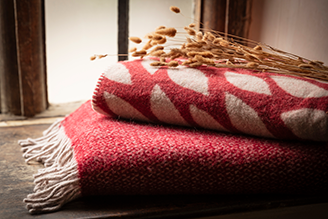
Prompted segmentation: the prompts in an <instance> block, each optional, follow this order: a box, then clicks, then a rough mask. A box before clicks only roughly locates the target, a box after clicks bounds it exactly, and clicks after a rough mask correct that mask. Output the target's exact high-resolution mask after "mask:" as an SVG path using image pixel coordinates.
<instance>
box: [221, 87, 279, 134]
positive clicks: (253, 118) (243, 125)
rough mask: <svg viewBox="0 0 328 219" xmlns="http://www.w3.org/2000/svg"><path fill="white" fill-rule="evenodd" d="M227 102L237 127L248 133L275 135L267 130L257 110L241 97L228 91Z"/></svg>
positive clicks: (228, 109)
mask: <svg viewBox="0 0 328 219" xmlns="http://www.w3.org/2000/svg"><path fill="white" fill-rule="evenodd" d="M225 103H226V109H227V112H228V114H229V118H230V121H231V123H232V125H233V126H235V128H236V129H238V130H239V131H241V132H243V133H246V134H252V135H258V136H264V137H274V136H273V135H272V134H271V133H270V132H269V131H268V130H267V128H266V126H265V125H264V123H263V122H262V120H261V119H260V117H259V116H258V114H257V112H256V111H255V110H254V109H253V108H252V107H250V106H249V105H247V104H246V103H244V102H243V101H242V100H241V99H239V98H238V97H236V96H234V95H232V94H229V93H228V92H226V93H225Z"/></svg>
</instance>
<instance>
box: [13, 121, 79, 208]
mask: <svg viewBox="0 0 328 219" xmlns="http://www.w3.org/2000/svg"><path fill="white" fill-rule="evenodd" d="M60 122H61V120H58V121H57V122H55V123H54V124H52V125H51V126H50V127H49V128H48V129H47V130H46V131H44V132H43V137H41V138H37V139H30V138H28V139H26V140H21V141H19V142H18V143H19V144H20V145H21V146H22V149H21V150H22V151H23V152H24V154H23V157H24V158H25V161H26V163H29V162H30V161H32V160H36V161H38V162H41V163H43V164H44V166H45V168H44V169H40V170H39V171H38V173H37V174H35V175H34V179H35V180H34V183H35V187H34V193H33V194H29V195H28V196H27V198H26V199H24V202H25V203H27V205H26V207H27V209H28V210H29V212H30V213H42V212H50V211H55V210H58V209H59V208H61V207H62V206H63V205H64V204H65V203H67V202H69V201H71V200H73V199H76V198H77V197H79V196H80V195H81V189H80V185H79V177H78V169H77V162H76V161H75V158H74V153H73V149H72V148H71V141H70V139H69V138H68V137H67V136H66V134H65V131H64V127H62V126H61V125H60Z"/></svg>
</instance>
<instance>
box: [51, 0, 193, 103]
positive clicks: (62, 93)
mask: <svg viewBox="0 0 328 219" xmlns="http://www.w3.org/2000/svg"><path fill="white" fill-rule="evenodd" d="M192 3H193V0H179V1H176V0H130V35H131V36H139V37H143V36H144V35H145V34H146V33H148V32H150V31H153V30H154V29H155V28H156V27H158V26H160V25H167V26H173V27H183V26H185V25H187V24H189V23H190V21H191V20H190V18H184V17H183V16H181V15H177V14H174V13H172V12H170V10H169V7H170V6H171V5H175V6H178V7H180V8H181V10H182V12H183V14H184V15H185V17H191V14H192ZM45 14H46V50H47V73H48V96H49V102H50V103H63V102H71V101H78V100H87V99H91V97H92V94H93V90H94V88H95V86H96V82H97V79H98V77H99V76H100V74H101V73H102V72H103V70H104V69H105V68H106V66H108V65H109V64H111V63H115V62H116V61H117V57H116V56H112V57H107V58H104V59H101V60H96V61H90V59H89V58H90V56H92V55H93V54H107V53H109V54H117V0H45ZM132 46H134V45H132Z"/></svg>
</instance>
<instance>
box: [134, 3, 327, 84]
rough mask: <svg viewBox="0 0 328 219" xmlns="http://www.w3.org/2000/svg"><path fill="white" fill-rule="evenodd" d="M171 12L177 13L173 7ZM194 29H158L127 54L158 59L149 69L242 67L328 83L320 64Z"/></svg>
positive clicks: (243, 39)
mask: <svg viewBox="0 0 328 219" xmlns="http://www.w3.org/2000/svg"><path fill="white" fill-rule="evenodd" d="M170 10H171V11H173V12H175V13H180V9H179V8H178V7H175V6H172V7H171V8H170ZM195 26H196V25H195V24H194V23H191V24H189V26H186V27H184V32H183V33H181V32H178V31H177V30H176V29H175V28H167V27H165V26H160V27H158V28H157V29H156V30H155V31H154V32H152V33H149V34H147V35H146V38H147V42H146V43H144V45H143V47H142V49H140V50H137V48H135V47H134V48H132V49H130V52H131V53H132V56H133V57H141V58H143V57H145V56H152V57H158V58H159V59H160V60H159V61H154V62H153V63H151V65H152V66H168V67H177V66H179V65H183V66H189V67H198V66H201V65H205V66H214V67H217V68H244V69H251V70H254V72H255V73H256V72H264V71H265V72H274V73H280V74H288V75H296V76H301V77H307V78H312V79H317V80H322V81H328V67H327V66H324V63H323V62H321V61H311V60H309V59H306V58H303V57H300V56H297V55H294V54H291V53H288V52H285V51H281V50H278V49H275V48H273V47H271V46H269V45H266V44H263V43H258V42H255V41H252V40H249V39H245V38H241V37H238V36H233V35H230V34H225V33H222V32H219V31H214V30H211V31H207V32H204V33H203V32H201V31H200V32H197V31H196V29H195ZM229 37H231V38H229ZM232 37H233V38H234V39H233V38H232ZM130 40H131V41H132V42H134V43H136V44H140V43H142V40H141V39H140V38H139V37H130ZM246 45H247V46H246ZM176 46H178V47H176Z"/></svg>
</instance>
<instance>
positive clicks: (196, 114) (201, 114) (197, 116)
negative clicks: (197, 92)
mask: <svg viewBox="0 0 328 219" xmlns="http://www.w3.org/2000/svg"><path fill="white" fill-rule="evenodd" d="M189 110H190V114H191V116H192V118H193V120H194V121H195V122H196V123H197V124H198V125H199V126H201V127H203V128H209V129H213V130H218V131H228V130H227V129H225V128H224V127H223V126H222V125H221V124H220V123H218V122H217V121H216V120H215V119H214V118H213V117H212V116H211V115H210V114H208V113H207V112H205V111H204V110H201V109H198V108H197V107H196V106H195V105H193V104H191V105H190V106H189Z"/></svg>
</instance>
